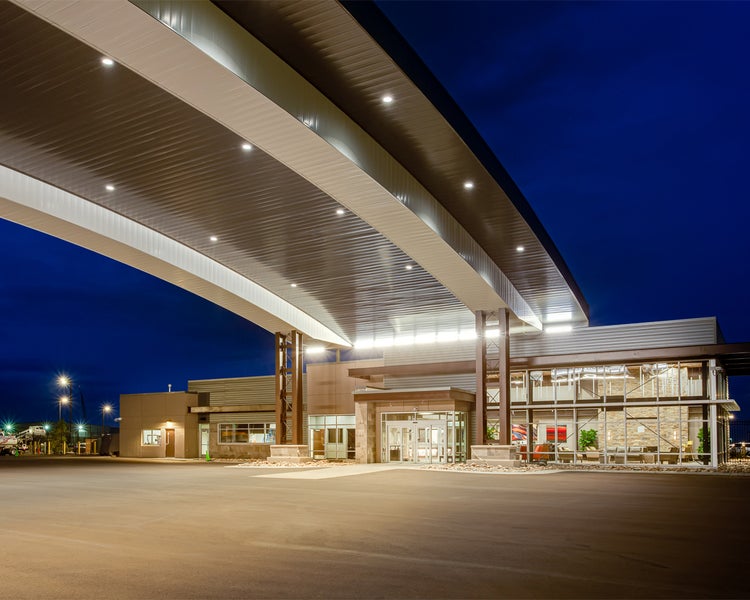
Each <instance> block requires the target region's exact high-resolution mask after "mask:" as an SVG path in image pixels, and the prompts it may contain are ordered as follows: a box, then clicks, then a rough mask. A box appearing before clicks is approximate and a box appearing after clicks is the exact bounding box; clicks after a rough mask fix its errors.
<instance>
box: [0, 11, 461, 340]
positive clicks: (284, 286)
mask: <svg viewBox="0 0 750 600" xmlns="http://www.w3.org/2000/svg"><path fill="white" fill-rule="evenodd" d="M0 45H1V46H0V49H1V52H0V80H1V82H2V83H1V85H2V89H3V91H4V93H3V94H2V96H0V163H2V164H4V165H6V166H8V167H10V168H12V169H15V170H18V171H20V172H23V173H26V174H29V175H31V176H33V177H35V178H38V179H40V180H42V181H45V182H48V183H50V184H52V185H54V186H56V187H60V188H62V189H64V190H66V191H69V192H71V193H73V194H76V195H78V196H81V197H83V198H86V199H88V200H89V201H91V202H94V203H96V204H99V205H101V206H104V207H107V208H109V209H111V210H113V211H115V212H117V213H119V214H121V215H123V216H126V217H128V218H132V219H134V220H137V221H139V222H141V223H143V224H144V225H146V226H148V227H151V228H153V229H154V230H156V231H159V232H160V233H162V234H164V235H166V236H168V237H171V238H173V239H176V240H179V241H181V242H182V243H184V244H186V245H188V246H189V247H191V248H194V249H196V250H198V251H199V252H202V253H205V254H206V255H208V256H209V257H211V258H214V259H215V260H217V261H218V262H220V263H221V264H224V265H226V266H228V267H230V268H231V269H233V270H235V271H237V272H238V273H240V274H242V275H245V276H247V277H248V278H250V279H253V280H255V281H259V282H261V283H262V284H263V285H264V286H265V287H266V288H267V289H269V290H270V291H272V292H274V293H276V294H277V295H279V296H280V297H281V298H284V299H286V300H288V301H290V302H292V303H293V304H295V305H297V306H299V307H300V308H302V309H303V310H304V311H306V312H307V313H308V314H310V315H311V316H313V317H314V318H316V319H319V320H320V321H322V322H324V323H326V324H328V325H329V326H330V327H331V328H332V329H334V330H335V331H339V332H340V333H341V334H342V335H343V336H344V337H346V338H348V339H350V340H352V341H354V340H355V339H356V338H357V337H358V336H372V335H377V334H378V333H381V332H385V331H386V330H388V331H390V330H392V328H393V327H394V326H397V327H401V328H404V329H409V328H411V327H413V326H415V323H418V320H419V315H424V314H425V313H429V312H436V313H442V314H443V317H442V318H443V319H446V320H453V321H456V322H459V323H465V322H467V320H468V322H470V317H471V315H470V314H468V311H467V310H466V309H465V308H464V307H463V306H462V305H461V304H460V303H459V302H458V301H457V300H456V299H455V298H454V297H453V296H452V295H451V294H450V293H449V292H447V291H446V290H445V288H444V287H443V286H442V285H441V284H440V283H439V282H437V281H436V280H435V279H434V278H433V277H432V276H430V275H429V274H427V273H425V272H424V271H422V270H421V269H419V268H414V269H412V270H406V266H407V265H408V264H411V263H412V261H411V260H410V258H409V257H408V256H406V255H405V254H404V253H403V252H402V251H401V250H399V249H398V248H397V247H396V246H395V245H393V244H392V243H390V242H389V241H388V240H386V239H385V238H384V237H383V236H382V235H380V234H379V233H377V232H376V231H374V230H373V229H372V228H371V227H369V226H368V225H366V224H365V223H364V222H363V221H361V220H360V219H358V218H357V217H355V216H354V215H352V214H350V213H345V214H344V215H338V214H336V211H337V209H338V208H340V206H339V205H338V204H337V203H336V202H335V201H333V200H332V199H331V198H330V197H328V196H327V195H325V194H324V193H322V192H321V191H320V190H318V189H317V188H315V187H314V186H312V185H311V184H310V183H308V182H307V181H305V180H304V179H302V178H301V177H299V176H298V175H296V174H295V173H294V172H292V171H290V170H289V169H288V168H286V167H284V166H283V165H281V164H279V163H278V162H276V161H274V160H273V159H271V158H269V157H268V156H267V155H265V154H264V153H263V152H261V151H260V150H259V149H257V148H255V149H253V150H252V151H251V152H243V151H242V150H241V149H240V143H241V141H242V140H240V139H239V138H238V137H237V136H236V135H235V134H234V133H232V132H230V131H228V130H226V129H225V128H223V127H221V126H219V125H217V124H216V123H215V122H214V121H212V120H211V119H210V118H208V117H206V116H205V115H203V114H202V113H200V112H199V111H197V110H195V109H192V108H190V107H188V106H187V105H185V104H184V103H182V102H180V101H179V100H177V99H176V98H174V97H173V96H171V95H169V94H167V93H166V92H164V91H163V90H161V89H159V88H158V87H156V86H154V85H152V84H150V83H148V82H146V81H145V80H143V79H141V78H140V77H138V76H136V75H134V74H133V73H131V72H129V71H128V70H127V69H125V68H123V67H121V66H119V65H118V66H117V67H116V68H113V69H106V68H104V67H102V66H101V64H100V62H99V59H100V58H101V57H100V55H99V53H98V52H96V51H95V50H93V49H91V48H90V47H88V46H86V45H84V44H82V43H81V42H78V41H77V40H75V39H73V38H72V37H70V36H68V35H67V34H65V33H63V32H61V31H60V30H58V29H56V28H54V27H52V26H51V25H48V24H47V23H45V22H44V21H42V20H40V19H38V18H36V17H34V16H32V15H30V14H29V13H27V12H25V11H24V10H22V9H21V8H18V7H16V6H15V5H13V4H9V3H3V4H0ZM107 183H112V184H113V185H115V186H116V190H115V191H114V192H108V191H106V190H105V189H104V186H105V184H107ZM212 235H216V236H218V238H219V240H218V242H216V243H213V242H211V241H210V239H209V238H210V236H212ZM292 283H295V284H297V287H294V288H293V287H291V284H292Z"/></svg>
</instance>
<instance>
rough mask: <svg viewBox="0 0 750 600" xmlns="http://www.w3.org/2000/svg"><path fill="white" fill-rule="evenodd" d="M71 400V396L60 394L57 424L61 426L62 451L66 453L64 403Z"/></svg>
mask: <svg viewBox="0 0 750 600" xmlns="http://www.w3.org/2000/svg"><path fill="white" fill-rule="evenodd" d="M68 402H70V398H68V397H67V396H60V399H59V401H58V403H57V426H58V427H59V428H60V452H61V453H62V454H65V442H64V441H63V435H64V433H65V426H64V425H63V424H62V407H63V404H67V403H68Z"/></svg>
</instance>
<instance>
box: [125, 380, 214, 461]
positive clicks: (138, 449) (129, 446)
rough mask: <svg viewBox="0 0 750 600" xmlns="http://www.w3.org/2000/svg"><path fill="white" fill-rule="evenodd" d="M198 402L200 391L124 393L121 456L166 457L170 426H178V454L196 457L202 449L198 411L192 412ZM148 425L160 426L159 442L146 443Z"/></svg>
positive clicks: (152, 427) (176, 447) (176, 453)
mask: <svg viewBox="0 0 750 600" xmlns="http://www.w3.org/2000/svg"><path fill="white" fill-rule="evenodd" d="M190 406H198V394H194V393H190V392H162V393H156V394H123V395H121V396H120V418H121V420H120V456H124V457H134V458H164V457H165V456H166V451H167V448H166V439H167V438H166V430H167V429H174V433H175V442H174V446H175V452H174V457H175V458H196V457H197V456H198V451H199V443H200V442H199V439H198V415H194V414H191V413H190V412H189V407H190ZM144 429H158V430H160V432H161V441H160V444H159V445H158V446H145V445H143V443H142V441H143V436H142V432H143V430H144Z"/></svg>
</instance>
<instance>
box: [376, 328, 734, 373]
mask: <svg viewBox="0 0 750 600" xmlns="http://www.w3.org/2000/svg"><path fill="white" fill-rule="evenodd" d="M721 340H722V338H721V335H720V332H719V329H718V325H717V322H716V318H715V317H705V318H699V319H681V320H676V321H655V322H652V323H629V324H626V325H607V326H603V327H587V328H582V329H575V330H573V331H572V332H570V333H566V334H554V335H552V334H545V333H534V334H523V335H514V336H511V340H510V355H511V357H514V358H515V357H519V358H520V357H527V356H547V355H554V354H575V353H581V352H606V351H610V350H640V349H644V348H669V347H672V346H691V345H699V344H717V343H720V342H721ZM475 344H476V342H475V341H474V340H470V341H463V342H455V343H446V344H439V343H438V344H425V345H414V346H396V347H393V348H388V349H387V350H385V351H384V364H385V365H386V366H395V365H410V364H430V363H439V362H447V361H454V360H473V359H474V358H475V356H476V349H475ZM391 381H394V378H387V382H391ZM388 385H390V383H388ZM422 385H424V382H423V383H422Z"/></svg>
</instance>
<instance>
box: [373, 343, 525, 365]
mask: <svg viewBox="0 0 750 600" xmlns="http://www.w3.org/2000/svg"><path fill="white" fill-rule="evenodd" d="M511 348H512V344H511ZM475 357H476V341H475V340H466V341H458V342H452V343H444V344H441V343H436V344H415V345H413V346H394V347H393V348H387V349H386V350H385V351H384V352H383V361H384V364H385V366H387V367H391V366H394V365H419V364H431V363H437V362H448V361H453V360H473V359H474V358H475Z"/></svg>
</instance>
